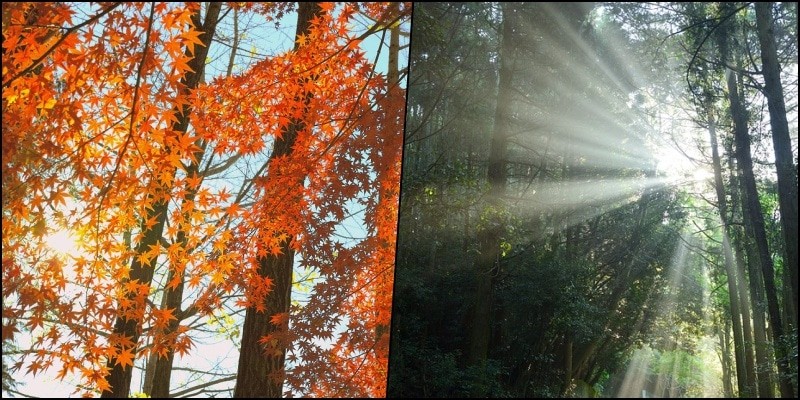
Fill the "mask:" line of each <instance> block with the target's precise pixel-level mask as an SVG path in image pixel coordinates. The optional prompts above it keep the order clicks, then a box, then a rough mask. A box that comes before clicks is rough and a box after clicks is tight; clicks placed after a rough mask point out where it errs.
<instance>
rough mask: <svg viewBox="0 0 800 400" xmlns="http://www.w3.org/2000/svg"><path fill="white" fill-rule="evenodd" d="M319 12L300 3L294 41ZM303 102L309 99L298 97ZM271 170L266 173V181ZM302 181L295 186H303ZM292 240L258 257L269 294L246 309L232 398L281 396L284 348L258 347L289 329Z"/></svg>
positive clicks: (288, 132)
mask: <svg viewBox="0 0 800 400" xmlns="http://www.w3.org/2000/svg"><path fill="white" fill-rule="evenodd" d="M321 11H322V8H321V7H320V5H319V3H299V6H298V10H297V30H296V34H295V37H296V38H300V37H301V36H304V35H307V34H308V33H309V30H310V28H311V21H312V20H313V19H314V18H315V17H316V16H317V15H319V14H320V12H321ZM299 47H300V41H299V40H297V41H295V45H294V49H295V51H296V50H298V49H299ZM298 96H302V97H303V98H305V99H306V102H308V100H310V98H309V97H308V95H303V94H301V93H299V94H298ZM304 128H305V125H304V122H303V120H302V117H301V119H295V120H292V121H291V123H290V124H289V125H288V126H287V128H286V129H285V131H284V132H283V134H282V135H281V136H280V137H279V138H277V139H276V140H275V145H274V147H273V150H272V154H271V155H270V158H269V163H270V165H272V164H273V163H272V161H273V160H274V159H276V158H278V157H284V156H288V155H290V154H291V153H292V145H293V144H294V142H295V140H296V138H297V133H298V132H299V131H301V130H303V129H304ZM273 172H274V171H273V169H272V168H270V169H269V175H268V176H267V179H268V180H269V179H270V177H271V176H272V173H273ZM302 181H303V180H302V179H300V180H299V181H298V185H302ZM293 239H294V238H292V237H290V238H288V239H286V240H284V241H282V242H281V244H280V251H281V252H280V254H278V255H272V254H268V255H266V256H261V257H258V259H257V261H256V262H257V263H258V275H259V276H260V277H262V278H269V279H271V280H272V291H271V292H270V293H269V294H268V295H267V297H266V299H265V301H264V311H261V312H258V311H256V308H255V307H248V308H247V311H246V314H245V317H244V327H243V328H242V345H241V352H240V355H239V367H238V375H237V376H236V389H235V390H234V394H233V396H234V397H237V398H241V397H262V398H264V397H266V398H279V397H281V396H282V394H283V381H284V375H285V372H284V364H285V361H286V349H287V344H285V343H281V344H278V345H277V348H274V347H272V346H269V347H267V346H265V345H263V344H261V342H260V340H261V338H263V337H265V336H268V335H271V334H276V333H280V332H284V331H285V330H286V329H287V327H288V313H289V306H290V304H291V294H292V269H293V266H294V250H292V248H291V247H290V244H291V242H292V240H293ZM276 315H286V316H287V318H286V320H285V321H284V323H282V324H273V321H272V317H273V316H276Z"/></svg>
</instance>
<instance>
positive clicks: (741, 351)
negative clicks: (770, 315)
mask: <svg viewBox="0 0 800 400" xmlns="http://www.w3.org/2000/svg"><path fill="white" fill-rule="evenodd" d="M708 103H709V104H707V110H706V112H707V113H708V134H709V138H710V140H711V160H712V164H713V166H714V188H715V190H716V193H717V208H718V209H719V217H720V219H721V220H722V229H723V234H722V247H723V256H724V264H725V273H726V274H727V275H728V279H727V281H728V295H729V297H730V307H731V321H732V322H733V350H734V354H735V355H736V358H735V360H736V382H737V386H738V388H739V395H740V396H741V397H750V396H752V395H753V393H752V392H751V390H750V388H751V387H752V383H754V381H753V378H754V375H755V369H754V366H753V357H752V356H751V355H750V354H749V353H748V352H746V351H745V343H744V329H743V328H742V322H743V321H742V320H743V318H742V312H741V311H740V303H741V302H740V300H743V299H740V298H739V279H738V277H737V274H736V266H735V264H736V260H734V259H733V251H732V250H731V243H730V238H729V235H728V231H729V229H728V203H727V200H726V197H725V187H724V186H723V182H722V164H721V162H720V159H719V149H718V147H717V132H716V121H715V120H714V115H713V110H712V109H711V104H710V102H708ZM748 317H749V316H748ZM748 322H749V321H748ZM748 356H749V357H748Z"/></svg>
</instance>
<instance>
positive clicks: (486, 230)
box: [466, 3, 514, 396]
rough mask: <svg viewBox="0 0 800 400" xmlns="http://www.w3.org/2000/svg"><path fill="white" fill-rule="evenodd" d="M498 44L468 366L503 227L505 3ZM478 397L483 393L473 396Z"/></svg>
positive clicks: (508, 13) (486, 315) (480, 361)
mask: <svg viewBox="0 0 800 400" xmlns="http://www.w3.org/2000/svg"><path fill="white" fill-rule="evenodd" d="M501 10H502V14H503V16H502V19H503V20H502V27H501V30H502V42H501V45H500V81H499V84H498V92H497V106H496V108H495V114H494V128H493V132H492V140H491V149H490V153H489V168H488V171H487V174H486V177H487V180H488V182H489V194H488V200H487V206H486V208H485V211H484V214H485V215H486V216H487V217H488V218H487V222H486V226H485V227H483V229H481V230H479V231H478V246H479V249H480V253H479V254H478V256H477V260H476V261H475V273H476V276H477V287H476V288H475V295H474V297H473V301H474V303H473V306H472V310H471V317H470V318H469V321H470V324H469V326H468V332H469V334H468V343H469V344H468V346H469V347H468V349H467V354H466V356H467V357H466V358H467V362H468V364H470V365H484V364H485V362H486V358H487V355H488V350H489V341H490V340H491V326H492V323H493V321H492V318H491V311H492V306H493V303H494V302H493V297H494V294H493V289H494V278H495V276H496V275H497V273H498V268H499V265H498V264H499V261H500V240H501V238H502V236H503V232H504V227H503V223H502V218H501V215H502V213H503V203H504V202H503V196H504V195H505V190H506V174H507V172H506V148H507V146H508V129H509V128H508V126H509V123H510V118H511V113H510V111H511V110H510V108H511V101H512V94H513V86H512V82H511V81H512V77H513V74H514V69H513V60H512V53H513V52H514V43H513V32H514V29H513V23H512V21H511V19H512V18H513V14H514V11H513V9H512V8H511V6H510V5H508V4H507V3H502V5H501ZM473 394H474V395H478V396H482V395H485V394H483V393H473Z"/></svg>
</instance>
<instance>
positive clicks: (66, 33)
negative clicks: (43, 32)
mask: <svg viewBox="0 0 800 400" xmlns="http://www.w3.org/2000/svg"><path fill="white" fill-rule="evenodd" d="M120 4H122V2H116V3H114V4H112V5H111V6H109V7H108V8H106V9H105V10H102V11H100V12H99V13H97V15H95V16H93V17H91V18H89V19H87V20H86V21H83V22H81V23H80V24H78V25H75V26H72V27H70V28H67V29H66V30H65V31H64V34H63V35H61V37H60V38H58V40H56V42H55V43H53V45H52V46H50V48H49V49H47V51H45V52H44V53H43V54H42V55H41V56H39V58H37V59H35V60H33V63H31V65H29V66H28V67H27V68H25V69H23V70H22V71H20V72H17V73H16V74H15V75H14V76H12V77H11V78H9V79H8V81H6V82H3V87H4V88H5V87H8V86H9V85H11V83H12V82H14V81H15V80H16V79H18V78H19V77H21V76H23V75H25V74H27V73H28V72H31V71H33V69H34V68H36V67H37V66H39V64H41V63H42V61H44V59H45V58H47V56H49V55H50V53H52V52H53V51H55V49H56V48H57V47H58V46H59V45H60V44H61V43H62V42H63V41H64V40H65V39H66V38H67V36H69V35H70V34H72V33H73V32H75V31H77V30H78V29H81V28H83V27H84V26H86V25H89V24H91V23H92V22H94V21H97V20H98V19H100V18H102V17H103V16H104V15H106V14H108V13H109V12H111V11H112V10H113V9H115V8H117V6H119V5H120ZM62 29H63V28H62Z"/></svg>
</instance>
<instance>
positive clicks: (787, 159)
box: [755, 2, 798, 327]
mask: <svg viewBox="0 0 800 400" xmlns="http://www.w3.org/2000/svg"><path fill="white" fill-rule="evenodd" d="M772 6H773V3H760V2H756V3H755V7H756V25H757V27H758V41H759V43H760V44H761V62H762V64H763V66H762V70H763V71H764V95H765V96H766V97H767V104H768V106H769V123H770V126H771V127H772V145H773V149H774V150H775V168H776V170H777V173H778V204H779V206H780V211H781V227H782V232H783V241H784V262H783V267H784V271H786V272H787V274H786V275H787V278H788V279H789V281H790V283H791V298H792V301H791V305H792V308H793V309H792V310H787V314H788V315H791V316H792V320H791V321H787V322H788V323H789V324H790V325H791V326H792V327H794V326H797V310H798V309H797V262H798V260H797V230H798V228H797V175H796V172H795V171H796V170H795V165H794V162H793V159H794V157H793V156H792V139H791V138H790V136H789V123H788V122H787V120H786V104H784V100H783V85H782V84H781V77H780V73H781V68H780V65H779V63H778V52H777V50H776V48H775V32H774V29H773V23H774V21H773V17H772Z"/></svg>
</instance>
